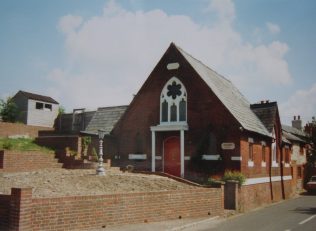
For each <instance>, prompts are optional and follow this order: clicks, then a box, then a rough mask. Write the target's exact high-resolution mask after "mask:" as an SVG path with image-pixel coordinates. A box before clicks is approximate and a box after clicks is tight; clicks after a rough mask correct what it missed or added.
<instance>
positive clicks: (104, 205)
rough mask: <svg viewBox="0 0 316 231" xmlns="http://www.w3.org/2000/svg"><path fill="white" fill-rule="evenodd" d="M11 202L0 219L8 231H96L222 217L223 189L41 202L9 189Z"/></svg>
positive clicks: (25, 191)
mask: <svg viewBox="0 0 316 231" xmlns="http://www.w3.org/2000/svg"><path fill="white" fill-rule="evenodd" d="M1 198H2V196H1V195H0V200H1ZM10 200H11V203H9V204H10V205H11V208H10V210H7V211H10V212H9V217H8V218H5V217H2V216H1V217H0V224H5V223H6V222H8V221H9V227H10V228H9V230H23V231H29V230H83V229H97V228H104V227H108V226H114V225H122V224H131V223H143V222H154V221H164V220H170V219H179V218H186V217H203V216H205V217H206V216H216V215H221V214H222V213H223V187H221V188H196V189H191V190H175V191H162V192H148V193H126V194H113V195H100V196H75V197H61V198H41V199H38V198H32V189H29V188H27V189H12V192H11V197H10ZM12 206H13V207H14V209H13V208H12ZM1 207H4V208H1ZM0 209H6V208H5V206H3V205H2V206H0ZM0 211H1V210H0ZM3 227H4V226H3ZM3 227H0V228H2V229H1V230H5V229H4V228H3Z"/></svg>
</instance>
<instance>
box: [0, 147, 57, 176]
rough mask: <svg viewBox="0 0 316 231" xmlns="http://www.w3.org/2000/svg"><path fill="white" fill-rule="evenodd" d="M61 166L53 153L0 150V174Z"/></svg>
mask: <svg viewBox="0 0 316 231" xmlns="http://www.w3.org/2000/svg"><path fill="white" fill-rule="evenodd" d="M61 166H62V164H61V163H58V160H57V159H55V154H53V153H51V154H50V153H42V152H39V151H25V152H21V151H8V150H0V172H23V171H33V170H38V169H47V168H61Z"/></svg>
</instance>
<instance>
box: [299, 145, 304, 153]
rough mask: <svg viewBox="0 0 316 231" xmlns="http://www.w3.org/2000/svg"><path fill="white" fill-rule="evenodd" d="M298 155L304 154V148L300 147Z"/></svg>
mask: <svg viewBox="0 0 316 231" xmlns="http://www.w3.org/2000/svg"><path fill="white" fill-rule="evenodd" d="M300 154H301V155H303V154H304V148H303V145H300Z"/></svg>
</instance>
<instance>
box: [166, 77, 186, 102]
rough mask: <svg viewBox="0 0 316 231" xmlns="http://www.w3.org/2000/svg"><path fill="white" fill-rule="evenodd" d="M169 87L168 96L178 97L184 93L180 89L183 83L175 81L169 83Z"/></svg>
mask: <svg viewBox="0 0 316 231" xmlns="http://www.w3.org/2000/svg"><path fill="white" fill-rule="evenodd" d="M167 89H168V92H167V96H171V97H172V99H175V98H177V96H180V95H181V94H182V92H181V90H180V89H181V84H177V83H176V81H173V82H172V84H170V85H168V87H167Z"/></svg>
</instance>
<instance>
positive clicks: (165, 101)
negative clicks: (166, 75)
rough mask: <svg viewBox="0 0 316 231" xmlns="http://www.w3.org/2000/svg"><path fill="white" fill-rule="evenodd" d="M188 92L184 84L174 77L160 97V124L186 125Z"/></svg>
mask: <svg viewBox="0 0 316 231" xmlns="http://www.w3.org/2000/svg"><path fill="white" fill-rule="evenodd" d="M186 121H187V92H186V89H185V87H184V85H183V84H182V82H181V81H180V80H179V79H178V78H176V77H172V78H171V79H170V80H169V81H168V82H167V83H166V84H165V86H164V88H163V90H162V92H161V96H160V123H186Z"/></svg>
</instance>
